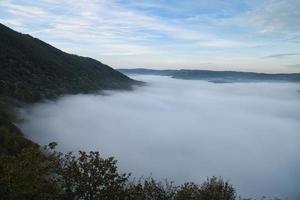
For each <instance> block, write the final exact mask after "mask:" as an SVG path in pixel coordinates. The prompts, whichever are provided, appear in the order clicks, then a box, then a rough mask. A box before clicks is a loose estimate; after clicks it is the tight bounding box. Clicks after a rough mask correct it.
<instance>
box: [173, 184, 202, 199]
mask: <svg viewBox="0 0 300 200" xmlns="http://www.w3.org/2000/svg"><path fill="white" fill-rule="evenodd" d="M186 199H189V200H198V199H201V195H200V187H199V185H196V184H195V183H193V182H188V183H184V184H183V185H181V186H180V187H179V189H178V191H177V194H176V198H175V200H186Z"/></svg>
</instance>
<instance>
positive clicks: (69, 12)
mask: <svg viewBox="0 0 300 200" xmlns="http://www.w3.org/2000/svg"><path fill="white" fill-rule="evenodd" d="M298 4H299V3H298V2H297V1H293V0H288V1H280V0H272V1H269V0H265V1H251V2H244V1H240V2H227V1H226V2H223V1H217V0H216V1H213V2H209V3H208V2H205V1H201V2H200V1H196V0H192V1H189V2H186V1H175V0H172V1H171V3H170V1H151V0H148V1H143V2H138V1H132V0H125V1H119V0H111V1H107V0H89V1H86V0H85V1H74V0H67V1H63V2H61V1H56V0H54V1H53V0H43V1H24V0H5V1H1V2H0V9H1V11H2V12H1V13H0V22H1V23H4V24H6V25H8V26H10V27H12V28H14V29H16V30H17V31H21V32H25V33H29V34H32V35H33V36H34V37H38V38H40V39H42V40H44V41H46V42H49V43H50V44H52V45H55V46H57V47H58V48H61V49H62V50H65V51H68V52H70V53H76V54H81V55H84V56H89V57H93V58H96V59H99V60H101V61H102V62H105V63H107V64H113V65H115V67H125V66H126V67H128V66H129V65H130V63H137V62H136V60H140V62H139V63H137V65H138V66H140V67H143V66H142V65H143V64H144V63H151V62H152V58H153V57H155V58H159V60H158V59H156V62H157V63H158V65H160V66H161V67H168V66H167V65H165V63H170V62H171V61H172V60H174V59H177V58H180V59H181V60H184V59H185V58H186V57H189V56H190V55H195V54H197V55H195V56H194V57H193V60H187V61H186V62H187V63H186V64H185V67H188V66H189V65H190V63H188V62H192V63H204V62H215V65H219V63H216V62H217V61H218V60H222V58H223V57H227V59H224V60H222V61H226V63H224V65H226V66H230V65H232V61H233V60H235V61H234V65H235V66H237V67H236V68H239V69H241V68H242V67H243V66H245V65H248V70H247V71H253V70H255V69H257V68H258V66H259V67H260V69H262V70H265V71H270V70H269V69H270V68H272V66H273V67H277V63H276V62H275V61H270V62H269V63H264V62H262V59H255V58H257V57H261V56H262V55H265V52H269V53H270V54H275V53H276V52H278V50H279V49H280V51H281V52H286V51H287V50H290V49H294V50H295V51H297V50H300V49H299V47H298V46H299V45H298V46H297V45H296V42H299V41H300V39H299V38H300V35H299V31H298V30H299V23H298V22H299V20H297V19H298V18H299V16H298V14H299V12H297V9H296V8H297V7H299V6H298ZM83 8H84V9H83ZM171 52H172V53H171ZM204 54H205V55H208V54H209V56H208V57H209V58H210V60H205V59H206V58H207V57H205V58H202V57H203V55H204ZM126 55H127V56H128V57H127V58H125V57H124V56H126ZM129 55H132V57H130V56H129ZM240 57H247V59H244V60H238V59H237V58H240ZM251 59H252V60H255V62H251V65H250V63H247V62H246V60H247V61H248V60H251ZM236 61H238V63H237V64H236ZM293 62H294V61H290V63H293ZM175 65H176V64H175ZM254 65H255V66H254ZM262 66H263V67H262ZM284 66H285V65H284ZM132 67H136V66H132ZM212 68H213V67H212ZM277 69H278V68H277ZM237 70H238V69H237ZM285 70H286V71H290V70H291V69H290V68H285Z"/></svg>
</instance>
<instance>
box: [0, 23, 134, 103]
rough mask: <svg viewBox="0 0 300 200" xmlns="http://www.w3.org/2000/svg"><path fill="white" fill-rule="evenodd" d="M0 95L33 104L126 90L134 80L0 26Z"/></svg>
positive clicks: (103, 65)
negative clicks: (60, 96) (101, 92)
mask: <svg viewBox="0 0 300 200" xmlns="http://www.w3.org/2000/svg"><path fill="white" fill-rule="evenodd" d="M0 70H1V73H0V95H1V96H8V97H12V98H15V99H18V100H20V101H23V102H30V103H31V102H36V101H39V100H41V99H43V98H52V97H56V96H58V95H61V94H75V93H87V92H93V91H96V90H99V89H126V88H129V87H130V86H131V85H132V84H134V83H137V82H136V81H134V80H132V79H130V78H128V77H127V76H125V75H123V74H121V73H120V72H118V71H115V70H114V69H112V68H111V67H109V66H107V65H105V64H102V63H101V62H99V61H97V60H94V59H91V58H87V57H81V56H77V55H71V54H68V53H65V52H63V51H61V50H59V49H57V48H55V47H53V46H51V45H49V44H47V43H45V42H43V41H41V40H39V39H36V38H33V37H31V36H30V35H25V34H21V33H18V32H15V31H13V30H11V29H9V28H8V27H6V26H4V25H2V24H0Z"/></svg>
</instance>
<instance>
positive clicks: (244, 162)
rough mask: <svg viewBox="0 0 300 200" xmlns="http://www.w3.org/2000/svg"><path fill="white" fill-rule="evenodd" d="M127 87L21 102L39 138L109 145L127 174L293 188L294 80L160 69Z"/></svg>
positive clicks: (271, 190) (253, 190)
mask: <svg viewBox="0 0 300 200" xmlns="http://www.w3.org/2000/svg"><path fill="white" fill-rule="evenodd" d="M133 78H135V79H137V80H143V81H146V82H147V83H148V85H147V86H144V87H137V88H136V89H135V90H134V91H106V92H105V95H71V96H65V97H62V98H60V99H59V100H57V101H55V102H52V101H47V102H44V103H40V104H36V105H34V106H32V107H29V108H26V109H24V110H22V114H23V117H24V119H25V121H24V123H22V124H20V127H21V128H22V130H23V131H24V132H25V133H27V134H28V135H27V136H28V137H29V138H31V139H33V141H36V142H38V143H40V144H48V143H49V142H52V141H56V142H58V144H59V149H60V150H62V151H71V150H72V151H77V150H80V149H82V150H87V151H89V150H97V151H100V152H101V153H102V155H103V156H109V155H113V156H115V158H116V159H118V160H119V162H118V164H119V166H120V168H121V170H123V171H125V172H132V173H133V176H135V177H139V176H148V175H150V174H152V176H153V177H155V178H159V179H161V178H168V179H169V180H171V181H175V183H176V184H181V183H183V182H185V181H195V182H199V183H201V182H202V181H203V180H204V179H205V178H206V177H208V176H213V175H216V176H222V177H223V178H225V179H230V181H231V182H232V183H233V184H234V186H235V187H236V188H237V189H238V193H239V194H241V195H242V196H243V197H256V198H258V197H261V196H263V195H266V196H278V197H281V198H283V199H284V198H286V197H288V198H289V199H292V200H293V199H295V200H296V199H299V197H300V190H299V189H300V181H299V179H300V92H299V89H300V85H297V84H293V83H232V84H214V83H209V82H205V81H191V80H178V79H172V78H169V77H160V76H134V77H133Z"/></svg>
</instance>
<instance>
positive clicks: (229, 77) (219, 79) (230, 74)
mask: <svg viewBox="0 0 300 200" xmlns="http://www.w3.org/2000/svg"><path fill="white" fill-rule="evenodd" d="M119 71H120V72H122V73H125V74H141V75H159V76H170V77H172V78H177V79H189V80H205V81H209V82H214V83H231V82H254V81H267V82H274V81H276V82H300V74H299V73H294V74H266V73H254V72H235V71H209V70H183V69H181V70H152V69H144V68H136V69H119Z"/></svg>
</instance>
